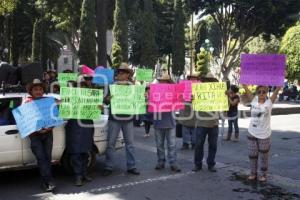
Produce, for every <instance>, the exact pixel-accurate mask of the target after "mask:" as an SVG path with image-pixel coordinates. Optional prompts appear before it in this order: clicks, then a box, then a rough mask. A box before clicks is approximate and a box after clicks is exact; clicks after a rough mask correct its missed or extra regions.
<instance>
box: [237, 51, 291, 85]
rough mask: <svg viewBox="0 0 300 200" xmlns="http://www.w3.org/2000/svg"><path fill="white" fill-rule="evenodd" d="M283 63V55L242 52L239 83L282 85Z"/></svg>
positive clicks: (284, 57) (284, 61)
mask: <svg viewBox="0 0 300 200" xmlns="http://www.w3.org/2000/svg"><path fill="white" fill-rule="evenodd" d="M285 65H286V56H285V55H278V54H242V55H241V76H240V77H241V78H240V83H243V84H253V85H264V86H282V85H283V83H284V73H285V72H284V70H285Z"/></svg>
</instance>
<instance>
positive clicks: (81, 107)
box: [59, 87, 103, 120]
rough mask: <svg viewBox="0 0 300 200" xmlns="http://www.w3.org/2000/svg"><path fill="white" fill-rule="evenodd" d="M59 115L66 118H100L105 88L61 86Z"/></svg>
mask: <svg viewBox="0 0 300 200" xmlns="http://www.w3.org/2000/svg"><path fill="white" fill-rule="evenodd" d="M60 94H61V101H62V103H61V105H60V107H59V115H60V117H61V118H64V119H89V120H98V119H100V117H101V110H100V109H99V108H98V106H99V105H102V102H103V90H99V89H88V88H67V87H62V88H61V93H60Z"/></svg>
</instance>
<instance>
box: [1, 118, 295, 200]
mask: <svg viewBox="0 0 300 200" xmlns="http://www.w3.org/2000/svg"><path fill="white" fill-rule="evenodd" d="M299 119H300V114H297V115H280V116H273V117H272V127H273V130H274V131H273V135H272V149H271V156H270V157H271V158H270V173H271V176H270V180H269V182H268V183H267V184H259V183H249V182H247V181H246V180H245V179H246V175H247V173H248V172H249V171H248V159H247V145H246V138H245V137H246V133H247V132H246V128H247V125H248V123H249V119H247V118H246V119H241V120H240V121H239V123H240V127H241V140H240V142H238V143H234V142H223V141H222V140H221V135H220V138H219V139H220V140H219V148H218V153H217V159H216V160H217V161H218V163H217V168H218V172H217V173H210V172H209V171H208V170H207V169H206V168H205V167H204V169H203V170H202V171H201V172H198V173H194V172H192V171H191V168H192V167H193V152H192V151H191V150H187V151H180V150H178V160H179V164H180V166H181V167H182V169H183V171H182V173H177V174H176V173H172V172H170V170H169V169H168V168H166V169H165V170H163V171H155V170H154V166H155V164H156V149H155V145H154V137H153V133H152V135H151V137H150V138H147V139H145V138H143V127H140V128H135V143H136V154H137V162H138V166H139V169H140V170H141V172H142V174H141V175H140V176H132V175H128V174H126V173H125V170H126V166H125V158H124V151H123V150H121V151H118V152H117V155H116V160H117V162H116V168H115V171H114V173H113V175H111V176H110V177H105V178H104V177H102V176H101V170H102V169H103V159H104V158H103V157H99V158H98V160H97V165H96V169H95V170H94V171H93V172H92V173H91V176H92V177H93V178H94V180H93V182H91V183H87V184H86V185H84V186H83V187H79V188H78V187H75V186H73V184H72V177H70V176H69V175H67V174H65V172H64V171H62V170H61V169H60V168H58V167H56V168H55V169H54V173H55V176H56V183H57V186H58V190H57V191H56V194H50V193H41V191H40V189H39V187H38V182H39V176H38V172H37V170H36V169H33V170H24V171H18V172H4V173H3V172H2V173H0V200H10V199H12V200H17V199H18V200H19V199H24V200H25V199H41V200H73V199H84V200H94V199H95V200H96V199H97V200H98V199H104V200H169V199H170V200H174V199H175V200H176V199H177V200H199V199H204V200H210V199H211V200H219V199H220V200H221V199H233V200H234V199H245V200H250V199H252V200H256V199H272V200H273V199H300V123H299V122H300V120H299ZM225 132H226V129H225ZM177 144H178V149H179V148H180V145H181V140H180V139H178V141H177Z"/></svg>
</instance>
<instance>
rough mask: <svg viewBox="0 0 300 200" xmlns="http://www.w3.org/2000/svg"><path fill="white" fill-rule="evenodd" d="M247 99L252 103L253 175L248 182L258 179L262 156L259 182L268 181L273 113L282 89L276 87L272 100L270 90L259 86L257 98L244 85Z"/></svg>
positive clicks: (251, 156)
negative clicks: (259, 159)
mask: <svg viewBox="0 0 300 200" xmlns="http://www.w3.org/2000/svg"><path fill="white" fill-rule="evenodd" d="M243 88H244V89H245V91H246V95H247V98H249V100H250V101H251V120H250V125H249V128H248V132H249V135H248V147H249V159H250V169H251V174H250V175H249V177H248V180H250V181H252V180H256V179H257V167H258V157H259V154H260V156H261V168H260V169H261V175H260V177H259V178H258V180H259V181H261V182H265V181H267V173H268V166H269V161H268V160H269V151H270V145H271V132H272V131H271V126H270V122H271V112H272V106H273V103H274V102H275V100H276V98H277V95H278V92H279V90H280V89H281V87H276V89H275V90H274V91H273V94H272V95H271V97H270V98H268V97H267V94H268V90H269V88H268V87H266V86H258V87H257V88H256V94H255V96H254V95H253V94H252V93H251V91H250V90H249V88H248V87H247V86H246V85H243Z"/></svg>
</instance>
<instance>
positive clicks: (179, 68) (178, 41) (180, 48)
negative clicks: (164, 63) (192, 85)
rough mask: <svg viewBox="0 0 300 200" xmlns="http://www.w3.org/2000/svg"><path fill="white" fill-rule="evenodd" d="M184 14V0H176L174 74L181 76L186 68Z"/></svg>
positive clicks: (173, 51)
mask: <svg viewBox="0 0 300 200" xmlns="http://www.w3.org/2000/svg"><path fill="white" fill-rule="evenodd" d="M184 21H185V19H184V13H183V8H182V0H176V4H175V18H174V25H173V26H174V27H173V30H174V31H173V32H174V35H173V50H172V53H173V55H172V56H173V67H172V71H173V74H177V75H180V74H182V73H183V70H184V66H185V45H184V43H185V38H184V36H185V32H184Z"/></svg>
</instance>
